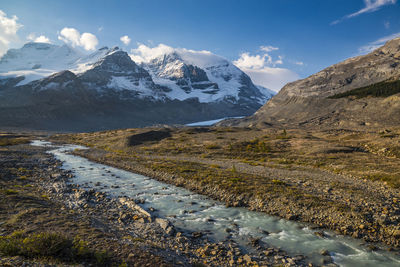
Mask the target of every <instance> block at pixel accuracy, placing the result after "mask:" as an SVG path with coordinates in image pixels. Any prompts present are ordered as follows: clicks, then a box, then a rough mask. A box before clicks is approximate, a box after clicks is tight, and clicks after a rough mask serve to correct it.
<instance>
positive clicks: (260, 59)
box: [233, 53, 266, 69]
mask: <svg viewBox="0 0 400 267" xmlns="http://www.w3.org/2000/svg"><path fill="white" fill-rule="evenodd" d="M265 58H266V55H262V56H261V55H255V56H251V55H250V53H242V54H241V55H240V57H239V58H238V59H237V60H236V61H233V64H235V65H236V66H237V67H238V68H246V69H259V68H262V67H264V65H265V64H266V62H265Z"/></svg>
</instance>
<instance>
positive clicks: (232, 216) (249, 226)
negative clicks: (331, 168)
mask: <svg viewBox="0 0 400 267" xmlns="http://www.w3.org/2000/svg"><path fill="white" fill-rule="evenodd" d="M32 144H33V145H37V146H49V147H51V148H52V150H50V151H49V153H51V154H53V155H54V156H55V157H56V158H57V159H58V160H60V161H62V162H63V168H64V169H66V170H71V171H72V172H73V173H74V175H75V177H74V178H72V181H71V182H72V183H76V184H80V185H81V186H82V187H83V188H88V189H89V188H95V189H96V190H98V191H103V192H107V193H109V194H110V195H112V196H115V197H117V196H129V197H132V198H135V199H143V200H145V202H144V203H145V204H143V205H141V206H142V207H143V208H144V209H147V210H148V209H149V208H150V207H152V208H154V209H155V210H156V211H155V213H156V216H157V217H163V218H168V219H169V220H170V221H171V222H172V223H173V224H174V226H175V227H178V228H180V229H182V230H184V231H185V230H186V231H200V232H202V233H206V234H207V237H208V238H210V239H211V240H214V241H223V240H225V239H226V238H227V237H228V236H229V238H232V239H233V240H235V241H236V242H238V243H239V244H241V245H242V246H243V247H245V248H246V246H247V248H249V246H248V245H246V244H247V243H248V242H249V239H250V238H260V239H261V240H262V241H264V242H266V243H267V244H270V245H272V246H275V247H279V248H281V249H283V250H285V251H286V252H288V253H289V254H290V255H297V254H302V255H305V256H306V257H308V258H309V259H310V260H311V261H313V262H314V263H319V262H320V261H321V257H322V256H321V255H320V251H321V250H322V249H324V250H327V251H329V253H330V255H331V256H332V258H333V259H334V262H335V263H336V264H338V265H341V266H374V267H375V266H400V256H399V255H395V254H393V253H389V252H386V251H381V250H380V251H370V250H368V249H367V248H366V246H365V244H363V242H362V241H360V240H356V239H352V238H349V237H344V236H340V235H336V234H334V233H331V232H325V233H326V235H327V237H325V238H322V237H319V236H316V235H315V234H314V231H313V230H311V229H310V228H308V227H307V225H305V224H301V223H298V222H292V221H287V220H284V219H280V218H277V217H274V216H269V215H267V214H265V213H261V212H254V211H249V210H247V209H245V208H236V207H225V206H224V205H223V204H222V203H220V202H217V201H214V200H211V199H209V198H207V197H205V196H202V195H199V194H196V193H193V192H190V191H188V190H186V189H183V188H179V187H176V186H173V185H169V184H165V183H162V182H158V181H156V180H154V179H151V178H149V177H146V176H143V175H139V174H135V173H132V172H128V171H124V170H121V169H117V168H113V167H110V166H107V165H104V164H98V163H94V162H91V161H89V160H87V159H85V158H82V157H79V156H74V155H71V154H69V152H70V151H72V150H74V149H84V147H81V146H76V145H64V146H52V145H51V144H50V143H48V142H43V141H34V142H33V143H32ZM227 229H229V230H227ZM229 231H230V232H229ZM228 232H229V233H228Z"/></svg>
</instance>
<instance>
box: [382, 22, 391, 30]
mask: <svg viewBox="0 0 400 267" xmlns="http://www.w3.org/2000/svg"><path fill="white" fill-rule="evenodd" d="M383 26H385V29H389V28H390V22H389V21H385V22H384V23H383Z"/></svg>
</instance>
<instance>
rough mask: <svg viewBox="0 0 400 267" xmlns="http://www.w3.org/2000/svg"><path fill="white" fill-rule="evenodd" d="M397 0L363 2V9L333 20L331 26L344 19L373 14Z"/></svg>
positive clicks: (369, 0)
mask: <svg viewBox="0 0 400 267" xmlns="http://www.w3.org/2000/svg"><path fill="white" fill-rule="evenodd" d="M396 2H397V0H364V4H365V7H364V8H362V9H360V10H359V11H357V12H354V13H352V14H349V15H347V16H344V17H343V18H341V19H338V20H335V21H333V22H332V23H331V25H335V24H338V23H340V22H342V21H343V20H345V19H349V18H354V17H357V16H359V15H361V14H364V13H369V12H374V11H377V10H378V9H380V8H381V7H382V6H386V5H394V4H396Z"/></svg>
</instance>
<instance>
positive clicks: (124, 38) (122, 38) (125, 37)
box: [119, 35, 131, 45]
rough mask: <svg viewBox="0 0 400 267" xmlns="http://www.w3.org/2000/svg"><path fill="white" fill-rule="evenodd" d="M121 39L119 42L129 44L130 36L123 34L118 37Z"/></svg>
mask: <svg viewBox="0 0 400 267" xmlns="http://www.w3.org/2000/svg"><path fill="white" fill-rule="evenodd" d="M119 39H120V40H121V42H123V43H124V45H129V44H130V42H131V38H129V36H128V35H124V36H122V37H121V38H119Z"/></svg>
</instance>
